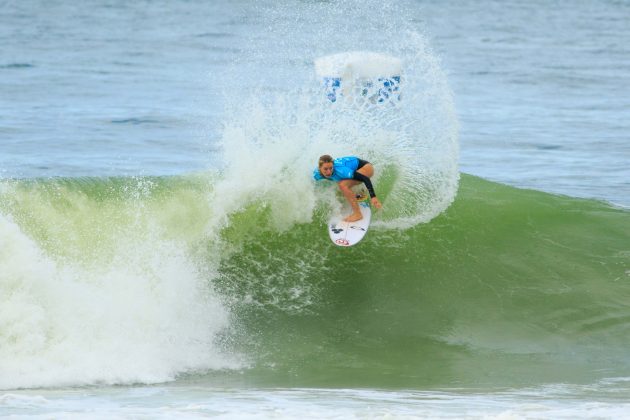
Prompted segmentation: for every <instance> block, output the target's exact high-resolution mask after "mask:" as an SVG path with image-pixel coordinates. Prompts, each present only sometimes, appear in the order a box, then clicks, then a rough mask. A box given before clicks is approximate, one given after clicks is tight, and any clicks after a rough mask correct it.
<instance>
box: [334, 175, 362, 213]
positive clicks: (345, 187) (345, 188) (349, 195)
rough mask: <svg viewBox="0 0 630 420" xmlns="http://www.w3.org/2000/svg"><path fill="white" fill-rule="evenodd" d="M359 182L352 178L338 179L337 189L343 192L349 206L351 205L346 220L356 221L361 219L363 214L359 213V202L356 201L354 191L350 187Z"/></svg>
mask: <svg viewBox="0 0 630 420" xmlns="http://www.w3.org/2000/svg"><path fill="white" fill-rule="evenodd" d="M358 184H360V182H359V181H355V180H354V179H344V180H341V181H339V189H340V190H341V192H342V193H343V195H344V197H346V200H348V203H350V207H352V214H351V215H350V216H348V217H346V218H345V219H343V220H344V221H346V222H356V221H357V220H361V219H363V215H362V214H361V209H360V208H359V203H357V198H356V197H355V195H354V191H352V189H351V188H352V187H353V186H355V185H358Z"/></svg>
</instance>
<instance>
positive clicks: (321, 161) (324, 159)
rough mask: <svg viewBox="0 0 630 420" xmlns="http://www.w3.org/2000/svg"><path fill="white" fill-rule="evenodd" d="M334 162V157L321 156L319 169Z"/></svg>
mask: <svg viewBox="0 0 630 420" xmlns="http://www.w3.org/2000/svg"><path fill="white" fill-rule="evenodd" d="M332 161H333V158H332V156H330V155H321V156H320V157H319V166H318V167H319V168H321V167H322V165H323V164H324V163H331V162H332Z"/></svg>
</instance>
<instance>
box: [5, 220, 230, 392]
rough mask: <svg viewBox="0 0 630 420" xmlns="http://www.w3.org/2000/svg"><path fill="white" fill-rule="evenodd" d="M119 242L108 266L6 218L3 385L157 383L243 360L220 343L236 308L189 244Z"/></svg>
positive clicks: (160, 241)
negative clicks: (208, 279)
mask: <svg viewBox="0 0 630 420" xmlns="http://www.w3.org/2000/svg"><path fill="white" fill-rule="evenodd" d="M149 236H150V235H149ZM137 238H138V237H136V239H137ZM147 239H148V240H147ZM117 246H118V249H117V251H116V252H117V255H116V256H115V257H114V260H113V261H112V262H110V263H109V264H107V265H103V266H101V265H90V264H87V265H86V264H84V263H83V264H79V263H76V262H74V263H69V262H67V261H63V260H60V259H59V258H53V257H50V256H48V255H47V254H46V252H44V251H43V250H42V249H41V248H40V247H39V246H38V244H37V243H36V242H34V241H33V240H31V239H30V238H29V237H28V236H27V235H26V234H24V233H23V232H22V231H21V229H20V228H19V227H18V225H17V224H16V223H13V222H12V221H11V220H10V219H8V218H6V217H2V216H0V388H2V389H14V388H29V387H48V386H64V385H81V384H94V383H107V384H121V383H135V382H140V383H155V382H162V381H168V380H171V379H174V378H175V377H176V376H177V375H178V374H181V373H183V372H188V371H199V370H207V369H222V368H229V367H236V366H239V362H238V360H236V359H233V358H230V357H228V356H226V355H225V354H224V353H223V351H222V350H221V348H220V346H219V345H218V344H217V343H216V342H215V341H216V335H217V334H219V333H220V332H221V331H222V330H223V329H224V328H226V327H228V325H229V313H228V311H227V310H226V308H225V307H224V306H223V305H222V304H221V302H220V301H219V300H218V299H217V298H216V297H215V296H214V294H213V293H212V291H211V290H208V289H207V288H205V287H204V282H203V281H202V279H201V278H200V277H199V274H198V272H197V270H196V268H195V267H194V265H193V264H191V262H190V261H189V258H188V257H187V255H186V254H185V252H183V250H182V248H181V246H179V245H178V244H176V243H173V242H168V241H165V240H162V239H159V238H158V237H157V236H154V237H152V238H147V237H146V236H145V237H142V242H139V241H137V240H129V241H128V242H126V243H125V242H124V241H123V240H122V239H121V242H119V243H118V244H117Z"/></svg>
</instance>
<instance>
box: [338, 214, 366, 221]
mask: <svg viewBox="0 0 630 420" xmlns="http://www.w3.org/2000/svg"><path fill="white" fill-rule="evenodd" d="M361 219H363V215H362V214H361V213H352V214H351V215H350V216H348V217H346V218H345V219H343V221H344V222H356V221H357V220H361Z"/></svg>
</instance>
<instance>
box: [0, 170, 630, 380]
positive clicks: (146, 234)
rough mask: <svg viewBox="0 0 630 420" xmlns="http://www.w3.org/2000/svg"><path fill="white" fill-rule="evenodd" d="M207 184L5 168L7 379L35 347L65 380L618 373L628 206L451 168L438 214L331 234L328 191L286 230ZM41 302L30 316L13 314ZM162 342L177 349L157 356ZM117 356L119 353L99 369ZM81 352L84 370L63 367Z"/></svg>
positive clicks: (1, 344)
mask: <svg viewBox="0 0 630 420" xmlns="http://www.w3.org/2000/svg"><path fill="white" fill-rule="evenodd" d="M213 183H214V181H213V180H212V178H209V177H207V176H205V175H198V176H186V177H179V178H178V177H173V178H169V177H165V178H111V179H96V178H86V179H58V180H30V181H5V182H3V184H2V188H1V189H0V198H1V199H0V213H1V214H2V217H3V219H2V220H1V221H2V224H1V225H0V229H1V230H2V237H3V238H4V242H3V244H2V245H3V246H2V247H1V249H2V253H1V254H0V290H1V291H2V293H1V294H0V299H2V309H1V310H0V349H1V350H0V351H2V356H3V360H4V361H5V362H4V364H3V365H0V368H1V369H3V373H4V379H3V380H4V382H3V386H4V387H12V386H15V385H16V384H17V385H19V386H29V385H32V386H37V385H41V384H42V383H41V382H38V381H41V375H38V374H37V369H35V371H33V372H29V370H28V368H26V367H24V366H30V365H29V362H31V363H32V362H33V361H34V360H37V364H38V366H39V367H41V366H44V367H47V366H48V367H49V368H51V369H53V370H55V372H57V377H62V378H64V379H63V381H62V383H61V384H85V383H88V384H89V383H103V382H105V383H130V382H131V383H138V382H140V383H152V382H160V381H164V380H171V379H175V378H179V379H180V380H183V381H193V382H194V381H198V380H202V381H204V382H208V381H210V382H216V383H218V384H225V383H234V384H239V385H242V384H251V385H256V386H291V387H294V386H299V387H309V386H316V387H372V388H415V387H425V386H429V387H436V386H451V387H452V386H522V385H533V384H542V383H548V382H553V383H558V382H571V383H590V382H593V381H596V380H598V379H601V378H606V377H620V376H628V375H629V374H630V359H629V357H628V354H627V348H628V346H629V345H630V334H628V332H629V331H628V329H629V328H628V321H629V320H630V306H629V305H628V301H629V298H630V213H629V212H628V211H627V210H624V209H619V208H614V207H611V206H610V205H608V204H607V203H604V202H598V201H593V200H584V199H575V198H571V197H567V196H558V195H551V194H548V193H543V192H539V191H534V190H523V189H517V188H513V187H509V186H505V185H502V184H498V183H494V182H489V181H486V180H483V179H481V178H477V177H473V176H470V175H465V174H462V176H461V181H460V186H459V191H458V193H457V196H456V198H455V200H454V202H453V203H452V205H451V206H450V207H449V208H448V209H447V210H446V211H444V212H443V213H442V214H440V215H439V216H438V217H436V218H434V219H433V220H431V221H430V222H428V223H422V224H418V225H416V226H414V227H412V228H407V229H391V228H386V227H385V226H386V225H381V226H380V227H379V225H378V223H377V224H375V225H374V226H373V228H372V229H370V231H369V232H368V234H367V236H366V238H365V239H364V241H363V242H361V243H360V244H359V245H358V246H356V247H352V248H341V247H336V246H334V245H333V244H332V243H330V241H329V238H328V235H327V233H326V221H327V218H328V216H329V214H330V209H329V208H328V206H327V205H326V203H325V202H318V204H317V205H316V206H315V207H314V209H313V212H312V214H310V217H306V218H305V220H303V221H297V222H293V223H289V224H283V223H282V220H281V219H282V218H281V217H280V218H279V217H278V209H277V208H275V209H272V207H271V206H268V205H266V204H265V203H264V202H261V201H260V200H254V201H253V202H250V203H249V204H247V205H244V206H242V207H240V208H239V209H238V210H237V211H234V212H232V213H230V214H229V216H228V217H227V218H226V219H222V220H220V221H219V222H217V220H216V219H215V218H213V211H215V210H213V209H216V207H217V206H218V203H216V202H212V201H211V200H210V199H209V198H208V197H210V196H209V195H208V191H211V190H212V188H213ZM381 187H382V188H384V189H385V190H384V194H385V195H386V194H387V191H386V182H383V183H382V184H381ZM385 205H387V201H386V200H385ZM287 211H293V210H292V209H289V210H287ZM378 219H379V214H378V213H377V214H376V215H375V220H378ZM33 249H36V251H33ZM44 260H45V261H46V264H44V263H43V262H42V261H44ZM171 260H173V261H176V262H177V264H175V263H168V262H169V261H171ZM41 267H44V268H41ZM51 267H52V268H51ZM69 272H71V273H72V274H68V273H69ZM77 273H79V274H77ZM103 273H107V275H105V274H103ZM132 274H133V275H132ZM121 278H122V279H123V280H120V279H121ZM118 282H119V283H118ZM185 285H189V286H186V288H185V287H184V286H185ZM191 285H192V286H191ZM88 286H89V290H90V291H89V292H87V291H86V290H87V289H86V288H88ZM114 286H115V287H114ZM114 289H115V290H114ZM183 289H185V290H187V292H186V293H183V292H182V290H183ZM77 290H81V293H78V292H77ZM121 290H122V291H123V292H124V293H123V294H121V295H118V294H117V293H118V292H119V291H121ZM60 300H61V301H62V304H63V305H62V306H63V308H64V309H63V310H60V309H59V308H58V307H57V306H56V305H57V304H56V303H54V304H53V303H52V302H59V301H60ZM81 302H87V304H86V305H85V306H81ZM94 302H99V304H101V303H103V302H105V303H104V304H103V305H102V306H100V305H95V304H94ZM21 305H22V306H21ZM213 305H214V306H216V308H214V309H213V311H214V312H212V311H211V312H207V311H206V310H207V309H208V307H209V306H213ZM33 308H37V310H38V311H39V312H41V313H42V316H41V317H40V318H38V320H37V322H35V321H33V320H31V321H29V323H26V321H24V319H25V318H20V317H19V316H20V315H21V314H25V313H27V310H28V311H30V312H29V313H32V310H33ZM77 308H79V309H81V310H79V309H77ZM98 308H102V312H99V313H97V314H94V313H90V312H89V311H96V310H100V309H98ZM172 308H175V309H176V310H175V309H174V310H172V311H171V309H172ZM217 308H221V311H219V310H218V309H217ZM53 309H54V310H53ZM75 309H76V310H75ZM48 311H49V312H48ZM191 311H192V312H191ZM116 313H119V314H123V315H121V316H119V317H117V316H116V315H115V314H116ZM217 314H219V315H220V316H219V315H217ZM43 319H45V320H46V321H45V322H44V321H43ZM217 319H221V320H222V321H221V322H219V321H217ZM136 324H137V327H134V328H132V326H134V325H136ZM209 326H211V327H212V328H211V329H210V331H208V327H209ZM38 329H39V330H41V331H39V332H38V334H34V331H38ZM138 334H140V335H143V334H146V336H142V337H140V338H139V339H138V338H137V337H138ZM136 339H138V340H139V341H142V344H143V346H142V347H140V346H139V344H138V343H136V341H135V340H136ZM33 343H35V345H32V344H33ZM77 343H87V344H85V346H83V345H82V344H77ZM179 345H181V347H177V346H179ZM29 346H30V347H29ZM160 346H162V347H164V348H167V349H171V350H172V352H171V353H164V354H159V355H157V356H155V355H153V354H152V350H151V349H153V348H159V347H160ZM169 346H171V347H172V348H171V347H169ZM26 347H28V348H29V349H30V350H29V352H27V353H24V352H23V349H24V348H26ZM103 347H106V348H108V349H110V351H109V353H102V354H101V353H99V351H98V348H103ZM61 348H63V349H66V353H67V357H68V359H67V360H64V357H65V356H66V353H62V352H61V351H59V349H61ZM53 349H54V351H53ZM68 349H70V350H68ZM117 351H120V352H121V354H125V355H129V358H130V362H129V366H130V367H128V368H127V367H125V366H126V365H125V364H124V363H119V365H120V366H122V367H121V371H120V372H118V373H117V375H114V376H108V374H105V373H102V372H101V371H102V370H103V369H104V367H107V366H110V365H112V364H113V363H115V362H112V360H109V359H108V356H107V354H114V356H115V355H116V354H117V353H116V352H117ZM112 352H113V353H112ZM147 353H149V355H148V356H147ZM62 354H63V356H62ZM174 354H177V355H178V356H181V359H178V358H177V357H176V356H175V355H174ZM182 354H183V355H182ZM154 356H155V357H154ZM184 356H185V357H184ZM134 357H136V358H138V359H141V358H143V357H145V358H146V359H147V360H148V362H147V366H146V369H145V370H139V371H133V368H132V367H131V366H135V365H134V364H133V362H134V360H132V359H133V358H134ZM11 358H12V359H11ZM77 361H80V362H77ZM60 362H63V363H60ZM136 362H137V360H136ZM73 363H75V364H76V363H79V364H81V363H85V364H86V366H90V367H92V368H94V371H90V373H89V374H87V373H85V376H81V375H82V374H79V373H77V372H76V371H72V372H70V373H68V372H67V370H68V369H69V367H68V366H72V364H73ZM151 363H153V365H152V364H151ZM136 364H137V363H136ZM8 366H11V369H9V368H8ZM15 366H22V367H21V368H20V369H17V368H15V369H14V367H15ZM64 369H65V370H64ZM125 369H127V370H125ZM87 370H88V371H89V369H87ZM131 371H132V372H131ZM17 372H19V373H20V374H21V375H22V376H21V379H20V380H18V379H17V378H12V377H11V376H10V375H17ZM99 372H101V373H99ZM146 372H153V373H154V376H150V375H147V374H146ZM156 372H161V373H159V374H158V373H156ZM7 375H9V376H7ZM29 375H31V376H29ZM99 375H100V376H99ZM29 377H31V378H32V383H29V382H28V380H29V379H28V378H29ZM24 378H27V379H24ZM20 381H22V382H20ZM24 381H26V382H24ZM51 384H52V385H55V382H54V379H53V380H51V382H48V383H44V385H51Z"/></svg>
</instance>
